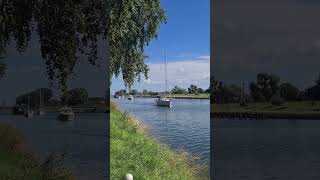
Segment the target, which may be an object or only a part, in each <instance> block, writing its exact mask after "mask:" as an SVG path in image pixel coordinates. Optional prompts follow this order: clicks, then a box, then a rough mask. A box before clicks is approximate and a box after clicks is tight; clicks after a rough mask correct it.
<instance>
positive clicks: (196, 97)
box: [168, 94, 210, 99]
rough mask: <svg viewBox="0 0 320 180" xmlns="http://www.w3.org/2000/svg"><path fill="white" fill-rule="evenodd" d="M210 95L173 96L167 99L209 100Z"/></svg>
mask: <svg viewBox="0 0 320 180" xmlns="http://www.w3.org/2000/svg"><path fill="white" fill-rule="evenodd" d="M209 96H210V94H173V95H169V96H168V97H171V98H183V99H209Z"/></svg>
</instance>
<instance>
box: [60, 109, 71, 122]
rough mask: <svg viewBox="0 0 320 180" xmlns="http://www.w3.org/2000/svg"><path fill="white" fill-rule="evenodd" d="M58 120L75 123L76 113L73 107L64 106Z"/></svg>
mask: <svg viewBox="0 0 320 180" xmlns="http://www.w3.org/2000/svg"><path fill="white" fill-rule="evenodd" d="M58 119H59V120H60V121H73V120H74V112H73V110H72V108H71V107H68V106H64V107H63V108H61V109H60V112H59V116H58Z"/></svg>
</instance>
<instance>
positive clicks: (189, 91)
mask: <svg viewBox="0 0 320 180" xmlns="http://www.w3.org/2000/svg"><path fill="white" fill-rule="evenodd" d="M197 90H198V87H197V86H196V85H193V84H191V85H190V87H189V88H188V93H189V94H195V93H196V92H197Z"/></svg>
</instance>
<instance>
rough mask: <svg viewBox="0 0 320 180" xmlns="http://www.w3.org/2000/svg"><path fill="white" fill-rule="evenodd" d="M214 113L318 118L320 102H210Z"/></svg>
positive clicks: (283, 117) (266, 117)
mask: <svg viewBox="0 0 320 180" xmlns="http://www.w3.org/2000/svg"><path fill="white" fill-rule="evenodd" d="M213 113H216V114H219V113H233V114H237V113H238V114H241V113H242V114H244V113H257V114H261V115H263V117H264V119H316V120H317V119H320V102H319V101H318V102H316V101H313V102H311V101H298V102H286V103H284V104H283V105H280V106H274V105H271V104H270V103H248V104H247V106H240V105H239V104H211V114H213Z"/></svg>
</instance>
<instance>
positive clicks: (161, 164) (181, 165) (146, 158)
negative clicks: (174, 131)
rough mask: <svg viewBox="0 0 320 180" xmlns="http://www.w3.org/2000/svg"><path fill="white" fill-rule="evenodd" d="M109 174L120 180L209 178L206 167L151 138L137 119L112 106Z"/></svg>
mask: <svg viewBox="0 0 320 180" xmlns="http://www.w3.org/2000/svg"><path fill="white" fill-rule="evenodd" d="M110 117H111V119H110V129H111V130H110V134H111V136H110V158H111V160H110V171H111V172H110V174H111V179H121V178H123V176H124V175H125V174H127V173H131V174H133V176H134V178H135V179H140V180H147V179H150V178H151V179H155V180H156V179H188V180H198V179H199V180H200V179H201V180H204V179H208V172H207V171H206V170H205V169H206V167H201V166H200V165H197V164H196V163H195V161H194V158H192V157H191V156H190V155H188V154H187V153H185V152H174V151H172V150H171V149H170V148H169V147H168V146H166V145H164V144H160V143H159V142H157V141H156V140H153V139H151V138H150V137H148V135H147V133H146V130H145V128H143V126H142V124H139V123H138V121H137V120H134V119H133V118H131V117H129V115H128V114H127V113H123V112H121V111H120V110H119V109H118V108H117V106H116V104H115V103H114V102H113V103H111V114H110Z"/></svg>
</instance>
